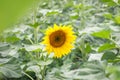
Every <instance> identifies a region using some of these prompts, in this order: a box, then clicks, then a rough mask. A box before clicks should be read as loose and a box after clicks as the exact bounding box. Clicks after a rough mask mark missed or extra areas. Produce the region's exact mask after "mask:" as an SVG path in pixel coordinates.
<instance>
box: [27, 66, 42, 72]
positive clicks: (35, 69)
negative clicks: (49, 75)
mask: <svg viewBox="0 0 120 80" xmlns="http://www.w3.org/2000/svg"><path fill="white" fill-rule="evenodd" d="M27 71H33V72H35V73H39V72H40V67H39V66H38V65H32V66H29V67H28V68H27Z"/></svg>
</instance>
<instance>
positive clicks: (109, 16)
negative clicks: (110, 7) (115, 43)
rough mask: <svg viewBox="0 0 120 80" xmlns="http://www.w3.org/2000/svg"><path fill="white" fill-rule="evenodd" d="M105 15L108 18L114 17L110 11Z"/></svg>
mask: <svg viewBox="0 0 120 80" xmlns="http://www.w3.org/2000/svg"><path fill="white" fill-rule="evenodd" d="M103 16H104V17H105V18H107V19H112V14H110V13H106V14H103Z"/></svg>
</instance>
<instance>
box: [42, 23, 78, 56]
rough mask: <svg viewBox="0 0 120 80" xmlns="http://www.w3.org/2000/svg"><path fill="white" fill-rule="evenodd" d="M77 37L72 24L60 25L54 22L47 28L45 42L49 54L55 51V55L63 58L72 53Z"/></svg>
mask: <svg viewBox="0 0 120 80" xmlns="http://www.w3.org/2000/svg"><path fill="white" fill-rule="evenodd" d="M75 39H76V36H75V35H74V32H73V31H72V27H71V26H70V25H69V26H58V25H56V24H54V26H53V27H49V28H48V29H47V30H46V33H45V37H44V41H43V44H45V45H46V50H47V51H48V54H50V53H51V52H54V57H57V58H61V57H62V56H64V55H67V54H68V53H70V51H71V49H72V48H73V42H74V41H75Z"/></svg>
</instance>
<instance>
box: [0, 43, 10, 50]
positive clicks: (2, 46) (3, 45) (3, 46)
mask: <svg viewBox="0 0 120 80" xmlns="http://www.w3.org/2000/svg"><path fill="white" fill-rule="evenodd" d="M9 48H10V45H9V44H6V43H0V51H4V50H7V49H9Z"/></svg>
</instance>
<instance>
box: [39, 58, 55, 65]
mask: <svg viewBox="0 0 120 80" xmlns="http://www.w3.org/2000/svg"><path fill="white" fill-rule="evenodd" d="M52 62H53V60H52V59H48V60H46V61H38V65H49V64H51V63H52Z"/></svg>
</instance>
